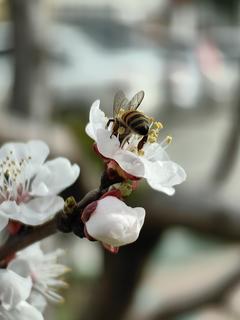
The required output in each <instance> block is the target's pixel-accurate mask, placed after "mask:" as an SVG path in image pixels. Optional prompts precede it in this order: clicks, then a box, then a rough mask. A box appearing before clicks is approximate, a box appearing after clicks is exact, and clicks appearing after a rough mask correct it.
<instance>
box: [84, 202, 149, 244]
mask: <svg viewBox="0 0 240 320" xmlns="http://www.w3.org/2000/svg"><path fill="white" fill-rule="evenodd" d="M144 218H145V210H144V209H143V208H140V207H138V208H131V207H129V206H127V205H126V204H125V203H124V202H123V201H121V200H119V199H118V198H116V197H112V196H107V197H105V198H103V199H100V200H98V201H97V206H96V208H95V210H94V211H93V212H92V214H91V215H90V217H89V219H88V221H86V222H85V227H86V231H87V234H88V235H90V236H91V237H92V238H94V239H96V240H98V241H101V242H102V243H103V245H105V246H106V247H107V248H109V247H108V246H110V247H113V248H115V247H119V246H123V245H125V244H128V243H131V242H134V241H135V240H137V238H138V236H139V233H140V230H141V228H142V226H143V223H144Z"/></svg>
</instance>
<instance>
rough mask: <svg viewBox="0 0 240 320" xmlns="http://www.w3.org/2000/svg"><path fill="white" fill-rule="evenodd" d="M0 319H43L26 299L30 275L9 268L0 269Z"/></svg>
mask: <svg viewBox="0 0 240 320" xmlns="http://www.w3.org/2000/svg"><path fill="white" fill-rule="evenodd" d="M0 283H1V286H0V319H1V320H43V317H42V314H41V313H40V312H39V311H38V310H37V309H36V308H35V307H33V306H31V305H30V304H29V303H28V302H27V301H26V300H27V299H28V298H29V296H30V294H31V289H32V280H31V277H30V276H26V277H25V276H20V275H19V274H17V273H15V272H14V271H12V270H11V268H7V269H0Z"/></svg>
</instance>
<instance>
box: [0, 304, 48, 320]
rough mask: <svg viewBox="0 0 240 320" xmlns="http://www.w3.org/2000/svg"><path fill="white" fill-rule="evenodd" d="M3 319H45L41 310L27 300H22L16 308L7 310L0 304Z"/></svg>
mask: <svg viewBox="0 0 240 320" xmlns="http://www.w3.org/2000/svg"><path fill="white" fill-rule="evenodd" d="M0 319H1V320H44V319H43V316H42V314H41V312H40V311H38V310H37V309H36V308H34V307H33V306H31V305H30V304H29V303H28V302H26V301H21V302H19V304H17V305H16V306H15V308H13V309H10V310H6V309H4V308H3V307H2V306H0Z"/></svg>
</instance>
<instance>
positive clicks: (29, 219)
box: [0, 196, 64, 225]
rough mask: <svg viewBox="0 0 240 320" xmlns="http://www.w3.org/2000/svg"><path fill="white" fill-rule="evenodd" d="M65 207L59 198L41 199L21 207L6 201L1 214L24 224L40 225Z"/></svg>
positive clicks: (0, 207)
mask: <svg viewBox="0 0 240 320" xmlns="http://www.w3.org/2000/svg"><path fill="white" fill-rule="evenodd" d="M63 206H64V200H63V199H62V198H61V197H58V196H49V197H42V198H41V197H39V198H35V199H33V200H30V201H29V202H27V203H20V204H19V205H17V204H16V202H15V201H5V202H3V203H2V204H1V205H0V214H1V213H3V214H5V215H6V216H8V217H9V218H10V219H13V220H17V221H20V222H22V223H24V224H29V225H39V224H43V223H44V222H46V221H48V220H50V219H51V218H52V217H53V216H54V215H55V213H57V212H58V211H59V210H61V209H62V208H63Z"/></svg>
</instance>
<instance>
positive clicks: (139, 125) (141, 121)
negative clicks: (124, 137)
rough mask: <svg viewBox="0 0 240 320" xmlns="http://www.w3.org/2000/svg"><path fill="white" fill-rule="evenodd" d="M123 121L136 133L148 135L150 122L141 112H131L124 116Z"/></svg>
mask: <svg viewBox="0 0 240 320" xmlns="http://www.w3.org/2000/svg"><path fill="white" fill-rule="evenodd" d="M122 121H123V122H124V123H125V124H126V125H127V126H128V127H129V128H130V129H131V130H132V131H134V132H136V133H138V134H140V135H146V134H147V133H148V130H149V120H148V118H147V117H146V116H145V115H144V114H143V113H141V112H139V111H137V110H130V111H127V112H125V113H124V114H123V115H122Z"/></svg>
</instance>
